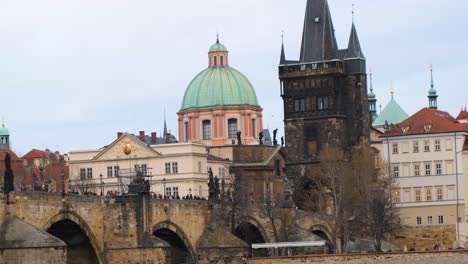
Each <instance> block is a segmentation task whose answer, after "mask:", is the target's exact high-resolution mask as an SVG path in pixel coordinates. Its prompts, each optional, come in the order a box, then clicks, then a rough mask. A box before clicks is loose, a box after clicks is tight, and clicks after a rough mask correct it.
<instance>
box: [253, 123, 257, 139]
mask: <svg viewBox="0 0 468 264" xmlns="http://www.w3.org/2000/svg"><path fill="white" fill-rule="evenodd" d="M256 123H257V122H256V120H255V119H252V136H253V138H256V134H257V129H256V127H255V124H256Z"/></svg>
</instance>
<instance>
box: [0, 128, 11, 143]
mask: <svg viewBox="0 0 468 264" xmlns="http://www.w3.org/2000/svg"><path fill="white" fill-rule="evenodd" d="M0 149H10V132H9V131H8V128H6V127H5V122H2V127H0Z"/></svg>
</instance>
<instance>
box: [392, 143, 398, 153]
mask: <svg viewBox="0 0 468 264" xmlns="http://www.w3.org/2000/svg"><path fill="white" fill-rule="evenodd" d="M392 149H393V151H392V153H393V154H398V143H394V144H393V145H392Z"/></svg>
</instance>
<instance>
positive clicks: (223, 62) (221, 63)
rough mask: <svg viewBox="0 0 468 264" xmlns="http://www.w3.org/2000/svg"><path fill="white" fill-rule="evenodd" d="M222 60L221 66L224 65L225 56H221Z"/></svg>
mask: <svg viewBox="0 0 468 264" xmlns="http://www.w3.org/2000/svg"><path fill="white" fill-rule="evenodd" d="M220 60H221V66H222V65H224V56H221V57H220Z"/></svg>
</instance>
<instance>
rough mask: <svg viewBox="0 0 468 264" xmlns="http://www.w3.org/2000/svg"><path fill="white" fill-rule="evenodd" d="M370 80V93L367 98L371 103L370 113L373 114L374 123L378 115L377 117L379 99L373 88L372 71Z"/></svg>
mask: <svg viewBox="0 0 468 264" xmlns="http://www.w3.org/2000/svg"><path fill="white" fill-rule="evenodd" d="M369 78H370V92H369V94H368V96H367V98H368V102H369V113H370V114H371V117H372V121H374V120H375V119H376V118H377V116H378V115H377V97H376V96H375V94H374V88H373V86H372V69H371V70H370V73H369Z"/></svg>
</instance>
